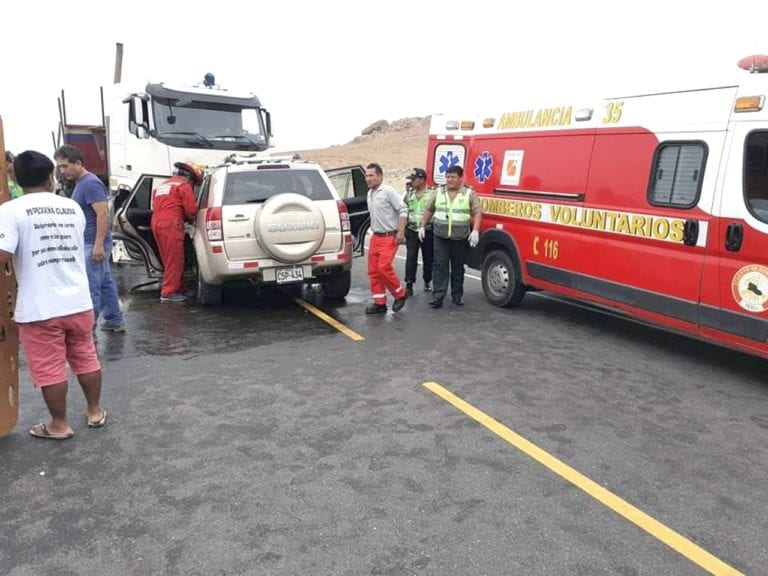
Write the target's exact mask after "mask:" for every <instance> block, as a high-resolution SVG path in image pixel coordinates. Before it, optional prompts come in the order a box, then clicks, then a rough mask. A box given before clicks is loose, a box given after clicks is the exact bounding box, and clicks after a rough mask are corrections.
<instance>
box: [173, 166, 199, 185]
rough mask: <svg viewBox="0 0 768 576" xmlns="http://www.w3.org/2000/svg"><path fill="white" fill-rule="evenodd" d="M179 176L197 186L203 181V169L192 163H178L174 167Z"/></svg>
mask: <svg viewBox="0 0 768 576" xmlns="http://www.w3.org/2000/svg"><path fill="white" fill-rule="evenodd" d="M173 167H174V168H176V171H177V172H178V174H179V175H181V176H183V177H185V178H187V179H189V180H191V181H192V183H193V184H194V185H195V186H197V185H198V184H200V182H202V181H203V169H202V168H200V166H198V165H197V164H193V163H192V162H176V164H174V165H173Z"/></svg>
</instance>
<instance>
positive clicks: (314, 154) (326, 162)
mask: <svg viewBox="0 0 768 576" xmlns="http://www.w3.org/2000/svg"><path fill="white" fill-rule="evenodd" d="M428 130H429V117H423V118H403V119H402V120H396V121H395V122H391V123H390V122H387V121H386V120H380V121H378V122H375V123H373V124H371V125H370V126H368V127H367V128H365V129H363V130H362V131H361V133H360V136H358V137H356V138H355V139H354V140H352V141H351V142H348V143H346V144H339V145H336V146H331V147H330V148H321V149H319V150H299V151H298V152H299V154H300V155H301V157H302V159H304V160H308V161H310V162H317V163H318V164H320V165H321V166H322V167H323V168H335V167H339V166H349V165H351V164H362V165H363V166H365V165H366V164H367V163H368V162H378V163H379V164H381V166H382V168H383V169H384V182H385V183H386V184H390V185H391V186H394V187H395V189H396V190H404V188H405V177H406V176H407V175H408V174H410V172H411V169H412V168H413V167H414V166H420V167H424V162H425V160H426V156H427V132H428Z"/></svg>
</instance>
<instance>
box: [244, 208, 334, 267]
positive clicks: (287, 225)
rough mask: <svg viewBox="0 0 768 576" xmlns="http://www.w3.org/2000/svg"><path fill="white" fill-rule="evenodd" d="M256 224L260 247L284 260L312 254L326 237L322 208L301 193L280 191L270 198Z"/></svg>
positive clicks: (293, 260)
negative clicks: (282, 192)
mask: <svg viewBox="0 0 768 576" xmlns="http://www.w3.org/2000/svg"><path fill="white" fill-rule="evenodd" d="M255 228H256V229H255V232H256V238H257V240H258V241H259V244H261V247H262V248H263V249H264V250H265V251H266V252H268V253H269V254H270V255H271V256H272V257H273V258H275V259H277V260H282V261H283V262H299V261H301V260H305V259H306V258H309V257H310V256H311V255H312V254H314V253H315V252H316V251H317V249H318V248H319V247H320V244H322V243H323V238H325V219H324V218H323V214H322V212H320V209H319V208H318V207H317V205H316V204H315V203H314V202H312V200H310V199H309V198H307V197H306V196H302V195H301V194H278V195H276V196H272V197H271V198H269V199H268V200H267V201H266V202H264V205H263V206H262V207H261V210H260V211H259V214H258V216H257V217H256V225H255Z"/></svg>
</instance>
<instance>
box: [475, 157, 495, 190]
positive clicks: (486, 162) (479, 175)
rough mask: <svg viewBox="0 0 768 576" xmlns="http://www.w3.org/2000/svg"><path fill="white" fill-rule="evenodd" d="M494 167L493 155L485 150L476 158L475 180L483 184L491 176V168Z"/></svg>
mask: <svg viewBox="0 0 768 576" xmlns="http://www.w3.org/2000/svg"><path fill="white" fill-rule="evenodd" d="M492 167H493V156H491V155H490V154H489V153H488V152H487V151H485V150H484V151H483V153H482V154H480V155H479V156H478V157H477V158H475V180H477V181H478V182H480V184H482V183H483V182H485V181H486V180H488V178H490V177H491V168H492Z"/></svg>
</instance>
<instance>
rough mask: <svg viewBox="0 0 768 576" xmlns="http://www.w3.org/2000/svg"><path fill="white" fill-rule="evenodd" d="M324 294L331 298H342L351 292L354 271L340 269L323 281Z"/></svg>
mask: <svg viewBox="0 0 768 576" xmlns="http://www.w3.org/2000/svg"><path fill="white" fill-rule="evenodd" d="M321 285H322V287H323V294H325V297H326V298H329V299H331V300H341V299H342V298H345V297H346V295H347V294H349V289H350V287H351V286H352V272H351V271H350V270H340V271H339V272H336V273H335V274H333V275H331V276H330V277H329V278H328V279H327V280H323V282H322V284H321Z"/></svg>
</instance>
